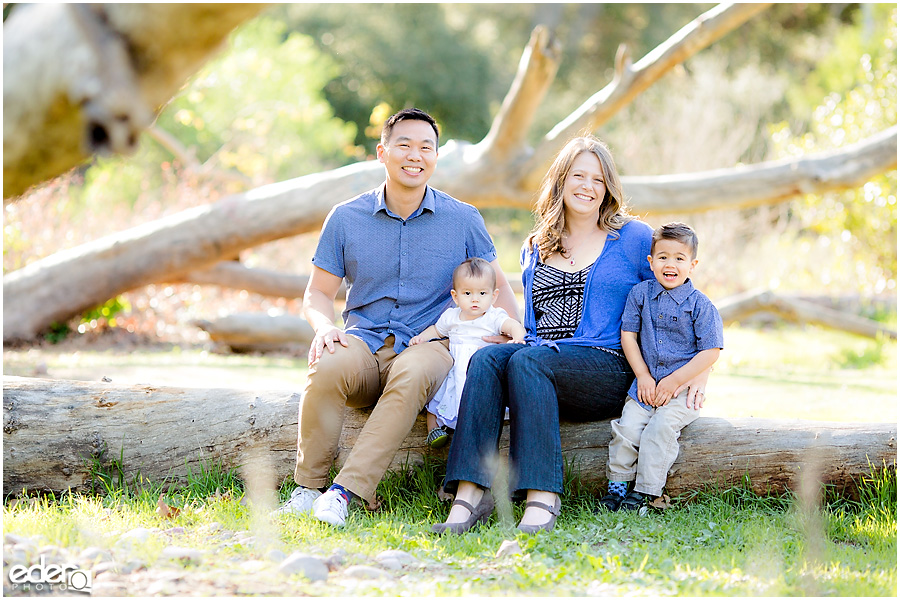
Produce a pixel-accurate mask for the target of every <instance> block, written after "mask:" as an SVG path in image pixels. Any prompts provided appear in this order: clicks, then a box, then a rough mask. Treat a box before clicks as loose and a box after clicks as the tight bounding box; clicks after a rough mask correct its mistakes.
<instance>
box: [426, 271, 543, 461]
mask: <svg viewBox="0 0 900 600" xmlns="http://www.w3.org/2000/svg"><path fill="white" fill-rule="evenodd" d="M499 294H500V290H498V289H497V274H496V273H495V272H494V269H493V267H492V266H491V264H490V263H489V262H488V261H486V260H484V259H483V258H469V259H467V260H465V261H463V262H462V264H460V265H459V266H458V267H456V269H455V270H454V271H453V289H451V290H450V296H451V297H452V298H453V302H455V303H456V307H455V308H448V309H447V310H445V311H444V313H443V314H442V315H441V317H440V318H439V319H438V322H437V323H435V324H434V325H431V326H430V327H428V328H427V329H426V330H425V331H423V332H422V333H420V334H419V335H417V336H415V337H414V338H412V339H411V340H410V341H409V345H410V346H414V345H416V344H424V343H425V342H429V341H432V340H434V339H439V338H442V337H448V336H449V338H450V355H451V356H452V357H453V368H452V369H451V370H450V373H449V374H448V375H447V379H445V380H444V383H443V385H441V387H440V389H438V391H437V393H436V394H435V395H434V398H432V399H431V400H430V401H429V402H428V404H427V405H426V406H425V409H426V411H427V423H428V437H427V439H426V441H427V442H428V445H429V446H431V447H432V448H440V447H442V446H444V445H445V444H446V443H447V442H448V441H449V440H450V432H449V431H448V430H449V429H454V428H455V427H456V417H457V415H458V414H459V399H460V397H461V395H462V390H463V386H464V385H465V383H466V368H468V366H469V359H470V358H471V357H472V355H473V354H475V351H476V350H478V349H479V348H483V347H484V346H487V345H488V343H489V342H485V341H484V340H483V339H482V336H486V335H498V334H500V333H502V334H505V335H507V336H509V337H511V338H512V340H511V341H512V342H513V343H518V344H524V343H525V328H524V327H523V326H522V324H521V323H519V322H518V321H516V320H515V319H512V318H510V316H509V315H508V314H506V311H505V310H503V309H502V308H498V307H494V306H493V303H494V301H495V300H496V299H497V296H498V295H499Z"/></svg>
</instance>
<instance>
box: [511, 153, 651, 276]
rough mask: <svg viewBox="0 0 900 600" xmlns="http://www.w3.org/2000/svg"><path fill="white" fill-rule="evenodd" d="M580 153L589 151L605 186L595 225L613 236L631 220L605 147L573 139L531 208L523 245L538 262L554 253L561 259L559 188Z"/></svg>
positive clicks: (563, 215)
mask: <svg viewBox="0 0 900 600" xmlns="http://www.w3.org/2000/svg"><path fill="white" fill-rule="evenodd" d="M582 152H591V153H593V154H594V156H596V157H597V158H598V159H599V160H600V168H601V170H602V171H603V181H604V182H605V183H606V195H605V196H604V197H603V202H602V203H601V205H600V217H599V219H598V220H597V226H598V227H601V228H603V229H606V230H607V231H609V232H611V233H612V234H613V235H617V233H616V232H617V231H618V230H619V229H621V228H622V226H623V225H624V224H625V223H627V222H628V221H631V220H632V219H634V218H635V217H633V216H632V215H631V214H630V213H629V211H628V206H627V205H626V204H625V197H624V195H623V193H622V182H621V181H620V180H619V174H618V172H617V171H616V163H615V161H613V157H612V153H611V152H610V151H609V147H607V145H606V144H604V143H603V142H601V141H600V140H599V139H597V138H595V137H594V136H585V137H578V138H575V139H573V140H571V141H570V142H569V143H568V144H566V146H565V147H564V148H563V149H562V150H561V151H560V153H559V154H558V155H557V157H556V160H554V161H553V165H552V166H551V167H550V170H549V171H547V175H546V176H544V181H543V183H541V192H540V195H539V196H538V199H537V202H536V203H535V205H534V223H535V224H534V229H532V230H531V234H530V235H529V236H528V239H527V240H526V242H525V245H526V248H527V249H529V250H530V249H531V248H532V247H533V246H534V245H535V244H536V245H537V247H538V252H539V253H540V260H541V261H542V262H543V261H544V260H546V259H547V257H549V256H550V255H551V254H553V253H554V252H559V253H560V254H562V255H563V256H565V248H563V245H562V234H563V231H564V230H565V228H566V212H565V206H564V205H563V185H564V184H565V181H566V177H568V176H569V171H570V170H571V169H572V163H573V162H575V159H576V158H577V157H578V155H579V154H581V153H582Z"/></svg>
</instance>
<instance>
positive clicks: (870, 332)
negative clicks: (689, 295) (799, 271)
mask: <svg viewBox="0 0 900 600" xmlns="http://www.w3.org/2000/svg"><path fill="white" fill-rule="evenodd" d="M716 308H718V309H719V314H720V315H721V316H722V321H724V322H726V323H728V322H733V321H740V320H742V319H746V318H747V317H749V316H750V315H753V314H755V313H759V312H769V313H773V314H775V315H777V316H779V317H781V318H782V319H785V320H787V321H793V322H795V323H815V324H816V325H822V326H823V327H828V328H831V329H838V330H841V331H847V332H849V333H855V334H857V335H862V336H866V337H871V338H878V337H879V336H886V337H889V338H890V339H892V340H896V339H897V330H896V329H891V328H890V327H887V326H886V325H883V324H882V323H879V322H878V321H874V320H872V319H866V318H865V317H860V316H858V315H854V314H851V313H848V312H844V311H840V310H835V309H833V308H828V307H827V306H822V305H821V304H817V303H815V302H810V301H809V300H802V299H800V298H791V297H788V296H776V295H775V294H774V293H773V292H769V291H766V292H759V291H751V292H746V293H744V294H738V295H736V296H730V297H728V298H725V299H723V300H721V301H719V302H716Z"/></svg>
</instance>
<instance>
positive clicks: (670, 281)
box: [647, 240, 697, 290]
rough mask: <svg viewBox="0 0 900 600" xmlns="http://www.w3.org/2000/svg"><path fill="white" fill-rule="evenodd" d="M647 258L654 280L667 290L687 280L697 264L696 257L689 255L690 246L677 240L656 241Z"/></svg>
mask: <svg viewBox="0 0 900 600" xmlns="http://www.w3.org/2000/svg"><path fill="white" fill-rule="evenodd" d="M647 260H649V261H650V269H651V270H652V271H653V274H654V275H655V276H656V280H657V281H658V282H659V283H660V285H662V286H663V287H664V288H666V289H667V290H671V289H674V288H677V287H678V286H679V285H681V284H682V283H684V282H685V281H687V278H688V277H689V276H690V274H691V273H693V272H694V267H696V266H697V259H696V258H693V257H692V256H691V247H690V246H689V245H687V244H684V243H682V242H679V241H678V240H659V241H657V242H656V245H655V246H654V247H653V254H652V255H651V256H648V257H647Z"/></svg>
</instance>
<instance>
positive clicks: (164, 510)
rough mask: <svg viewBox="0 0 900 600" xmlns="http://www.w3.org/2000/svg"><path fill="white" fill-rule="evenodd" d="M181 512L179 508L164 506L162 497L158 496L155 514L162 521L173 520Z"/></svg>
mask: <svg viewBox="0 0 900 600" xmlns="http://www.w3.org/2000/svg"><path fill="white" fill-rule="evenodd" d="M180 512H181V509H180V508H177V507H175V506H169V505H168V504H166V501H165V500H163V495H162V494H160V495H159V500H158V501H157V503H156V514H158V515H159V516H160V518H162V519H174V518H175V517H177V516H178V513H180Z"/></svg>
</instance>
